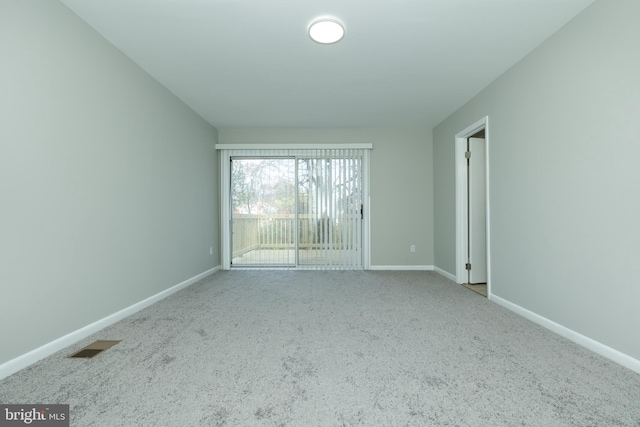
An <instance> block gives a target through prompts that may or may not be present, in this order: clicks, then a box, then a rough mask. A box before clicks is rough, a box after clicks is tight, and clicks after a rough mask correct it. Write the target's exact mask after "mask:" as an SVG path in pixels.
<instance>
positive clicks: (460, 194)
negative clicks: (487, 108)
mask: <svg viewBox="0 0 640 427" xmlns="http://www.w3.org/2000/svg"><path fill="white" fill-rule="evenodd" d="M482 129H484V130H485V200H486V230H487V240H486V245H487V247H486V252H487V297H488V298H489V299H491V251H490V248H491V244H490V238H491V232H490V224H491V221H490V217H489V212H490V209H489V207H490V199H489V175H490V174H489V152H490V150H489V146H490V145H489V116H485V117H483V118H482V119H480V120H478V121H476V122H475V123H473V124H471V125H469V126H467V127H466V128H465V129H463V130H461V131H460V132H458V133H457V134H456V136H455V173H456V283H466V282H467V279H468V273H467V270H466V268H465V266H466V263H467V253H468V250H469V248H468V246H469V239H468V237H469V236H468V229H467V220H468V218H467V216H468V200H467V193H468V190H469V189H468V188H467V187H468V186H467V159H466V158H465V155H464V153H465V151H467V138H469V137H471V136H473V135H475V134H476V133H478V132H479V131H481V130H482Z"/></svg>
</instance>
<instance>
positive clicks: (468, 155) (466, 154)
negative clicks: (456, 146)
mask: <svg viewBox="0 0 640 427" xmlns="http://www.w3.org/2000/svg"><path fill="white" fill-rule="evenodd" d="M464 158H465V159H470V158H471V151H465V152H464Z"/></svg>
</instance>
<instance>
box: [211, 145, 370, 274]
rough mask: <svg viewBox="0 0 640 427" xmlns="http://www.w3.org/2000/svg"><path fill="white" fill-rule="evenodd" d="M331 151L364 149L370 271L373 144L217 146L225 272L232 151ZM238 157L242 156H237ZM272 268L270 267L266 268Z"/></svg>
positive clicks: (365, 260)
mask: <svg viewBox="0 0 640 427" xmlns="http://www.w3.org/2000/svg"><path fill="white" fill-rule="evenodd" d="M322 149H325V150H331V149H361V150H363V156H362V204H363V210H364V212H363V218H362V268H363V270H368V269H369V268H370V266H371V246H370V242H371V228H370V221H369V219H370V211H371V200H370V197H371V190H370V178H369V167H370V151H371V150H372V149H373V144H371V143H335V144H216V150H218V151H219V152H220V156H219V159H220V188H219V194H220V237H221V243H220V252H221V254H220V255H221V257H220V258H221V259H220V261H221V264H222V265H221V268H222V270H230V269H231V200H230V199H231V167H230V160H231V157H232V155H231V151H232V150H249V151H248V152H250V150H284V151H283V153H282V154H286V153H285V152H289V153H290V152H291V151H297V150H301V151H304V150H322ZM234 155H238V154H234ZM265 268H269V267H265Z"/></svg>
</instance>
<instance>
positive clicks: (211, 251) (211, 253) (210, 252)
mask: <svg viewBox="0 0 640 427" xmlns="http://www.w3.org/2000/svg"><path fill="white" fill-rule="evenodd" d="M209 255H213V246H211V247H209Z"/></svg>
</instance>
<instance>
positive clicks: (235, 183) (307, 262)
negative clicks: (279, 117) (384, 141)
mask: <svg viewBox="0 0 640 427" xmlns="http://www.w3.org/2000/svg"><path fill="white" fill-rule="evenodd" d="M230 159H231V176H230V199H231V200H230V207H231V218H230V219H231V220H230V227H231V233H230V235H231V266H234V267H238V266H241V267H299V268H318V269H360V268H362V241H363V233H362V219H363V198H362V186H363V179H362V151H361V150H314V151H306V152H298V153H296V154H293V155H290V156H287V157H277V156H275V155H274V154H273V153H271V155H266V154H265V153H262V155H260V156H231V157H230Z"/></svg>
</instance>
